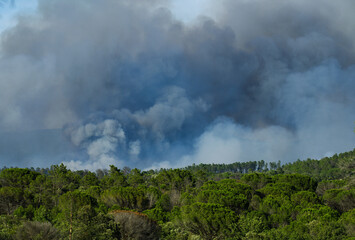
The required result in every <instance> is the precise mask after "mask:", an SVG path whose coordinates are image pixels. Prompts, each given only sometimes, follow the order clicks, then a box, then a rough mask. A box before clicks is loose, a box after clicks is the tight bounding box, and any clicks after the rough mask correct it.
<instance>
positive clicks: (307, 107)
mask: <svg viewBox="0 0 355 240" xmlns="http://www.w3.org/2000/svg"><path fill="white" fill-rule="evenodd" d="M168 7H169V2H165V1H144V2H143V1H124V0H120V1H117V0H105V1H100V2H96V1H86V0H77V1H69V0H40V1H39V7H38V12H37V13H36V14H34V15H31V16H22V17H19V18H18V23H17V25H16V26H15V27H13V28H10V29H8V30H6V31H5V32H3V33H2V34H1V45H0V46H1V58H0V116H1V117H0V128H1V129H2V130H3V131H2V132H6V133H1V134H0V136H2V137H4V136H9V135H16V139H21V138H22V137H23V136H24V135H23V134H21V132H28V131H31V132H36V131H38V130H39V129H47V130H45V131H49V130H48V129H57V130H55V131H54V130H53V131H54V132H57V135H56V136H57V137H53V136H52V135H53V134H52V133H51V134H47V135H46V136H49V137H46V139H53V140H52V141H51V140H48V141H45V143H43V142H41V139H43V137H33V139H35V140H36V141H20V140H18V141H15V140H14V141H12V142H13V143H14V144H13V148H11V149H13V150H11V151H10V150H8V151H7V152H6V154H2V155H1V158H2V159H3V161H5V162H6V161H10V160H9V159H16V161H18V165H26V164H28V162H29V161H31V162H30V163H31V165H42V163H43V161H42V159H43V156H46V157H47V156H53V158H52V159H53V160H52V161H51V162H47V164H50V163H58V162H60V161H59V160H57V159H58V156H60V157H61V158H62V161H64V162H65V163H66V164H67V165H68V166H70V167H71V168H74V169H82V168H88V169H96V168H103V167H107V166H108V165H109V164H118V165H119V166H123V165H129V166H135V167H139V168H147V167H179V166H184V165H187V164H192V163H202V162H204V163H206V162H207V163H212V162H218V163H222V162H225V163H227V162H235V161H250V160H260V159H264V160H266V161H277V160H281V161H283V162H289V161H294V160H296V159H297V158H306V157H315V158H319V157H323V156H325V155H329V154H333V153H335V152H341V151H346V150H350V149H352V148H353V147H354V142H355V141H354V140H355V135H354V134H353V124H354V120H355V108H354V107H355V94H354V90H355V81H354V79H355V65H354V64H355V62H354V60H355V51H354V46H353V41H352V40H353V39H354V37H355V30H353V27H352V26H353V25H354V23H355V20H354V19H353V17H352V11H351V9H355V6H354V4H353V2H352V1H350V0H348V1H343V2H341V3H335V2H333V1H328V0H327V1H320V0H317V1H312V2H309V1H287V2H285V1H281V0H273V1H268V2H264V1H243V0H238V1H219V2H218V5H216V6H214V8H211V9H215V11H214V12H213V13H211V14H209V13H206V15H209V16H205V17H200V18H199V19H198V20H196V21H195V22H193V23H185V24H184V23H182V22H180V21H178V20H177V19H176V18H175V17H174V16H173V15H172V13H171V12H170V11H169V10H168ZM58 129H61V130H58ZM15 130H16V132H14V131H15ZM43 131H44V130H43ZM60 132H61V133H62V134H64V135H65V136H66V138H65V140H62V141H58V139H59V137H58V136H60V134H61V133H60ZM42 134H43V133H42ZM33 135H36V134H35V133H33ZM38 136H42V135H40V133H38ZM50 136H52V137H50ZM60 139H62V138H60ZM33 142H37V143H40V144H39V145H40V146H43V149H34V151H33V152H32V153H31V152H29V151H26V154H23V155H21V157H19V156H17V155H15V154H12V152H16V149H20V148H24V147H25V148H29V147H28V146H29V145H31V144H33ZM16 143H17V145H16ZM4 144H5V143H4V142H2V143H1V146H2V147H3V149H4V146H5V145H6V144H5V145H4ZM53 145H57V146H58V149H60V150H58V151H52V150H50V149H52V148H51V146H53ZM0 149H1V148H0ZM39 152H42V154H39Z"/></svg>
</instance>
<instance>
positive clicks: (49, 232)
mask: <svg viewBox="0 0 355 240" xmlns="http://www.w3.org/2000/svg"><path fill="white" fill-rule="evenodd" d="M14 239H15V240H23V239H28V240H57V239H59V232H58V230H57V229H55V228H54V227H53V226H52V224H50V223H42V222H24V223H23V225H22V226H21V227H20V228H19V229H18V230H17V232H16V234H15V236H14Z"/></svg>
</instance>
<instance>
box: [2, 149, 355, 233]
mask: <svg viewBox="0 0 355 240" xmlns="http://www.w3.org/2000/svg"><path fill="white" fill-rule="evenodd" d="M354 169H355V149H354V150H353V151H350V152H347V153H342V154H339V155H334V156H333V157H330V158H328V157H327V158H323V159H321V160H313V159H307V160H305V161H300V160H298V161H296V162H294V163H289V164H286V165H281V163H280V162H272V163H266V162H265V161H263V160H261V161H255V162H244V163H239V162H237V163H233V164H200V165H193V166H189V167H186V168H184V169H160V170H149V171H141V170H138V169H130V168H128V167H124V168H122V169H119V168H118V167H116V166H110V169H109V170H101V169H99V170H97V171H96V172H95V173H93V172H90V171H71V170H69V169H67V168H66V167H65V166H64V165H55V166H52V167H51V168H50V169H39V168H37V169H33V168H32V169H23V168H3V169H2V170H1V172H0V239H4V240H5V239H6V240H7V239H75V240H79V239H83V240H84V239H85V240H87V239H102V240H110V239H171V240H175V239H196V240H197V239H312V240H313V239H324V240H329V239H355V175H354Z"/></svg>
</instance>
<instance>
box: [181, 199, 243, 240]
mask: <svg viewBox="0 0 355 240" xmlns="http://www.w3.org/2000/svg"><path fill="white" fill-rule="evenodd" d="M237 220H238V218H237V215H236V214H235V213H234V212H233V211H231V210H230V209H228V208H226V207H224V206H223V205H220V204H211V203H194V204H192V205H188V206H184V207H182V209H181V219H180V221H181V222H180V223H181V226H182V228H184V229H185V230H187V231H189V232H191V233H194V234H197V235H199V236H201V237H202V238H203V239H226V238H227V237H231V236H233V235H237V234H238V233H239V230H238V228H237V224H236V223H237Z"/></svg>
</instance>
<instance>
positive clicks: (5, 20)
mask: <svg viewBox="0 0 355 240" xmlns="http://www.w3.org/2000/svg"><path fill="white" fill-rule="evenodd" d="M6 2H7V3H6V4H4V6H3V7H1V8H0V32H2V31H3V30H4V29H6V28H8V27H11V26H13V25H14V24H15V23H16V16H17V15H21V14H31V13H33V12H34V11H35V10H36V8H37V0H15V6H14V7H11V6H10V4H9V2H10V1H6ZM211 2H212V1H211V0H175V1H172V2H171V6H170V10H171V11H172V12H173V14H174V15H175V16H176V17H177V18H178V19H179V20H181V21H183V22H185V23H187V22H191V21H193V20H195V19H196V17H198V16H199V15H201V14H202V13H206V12H210V10H211V9H210V8H209V6H210V3H211Z"/></svg>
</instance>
